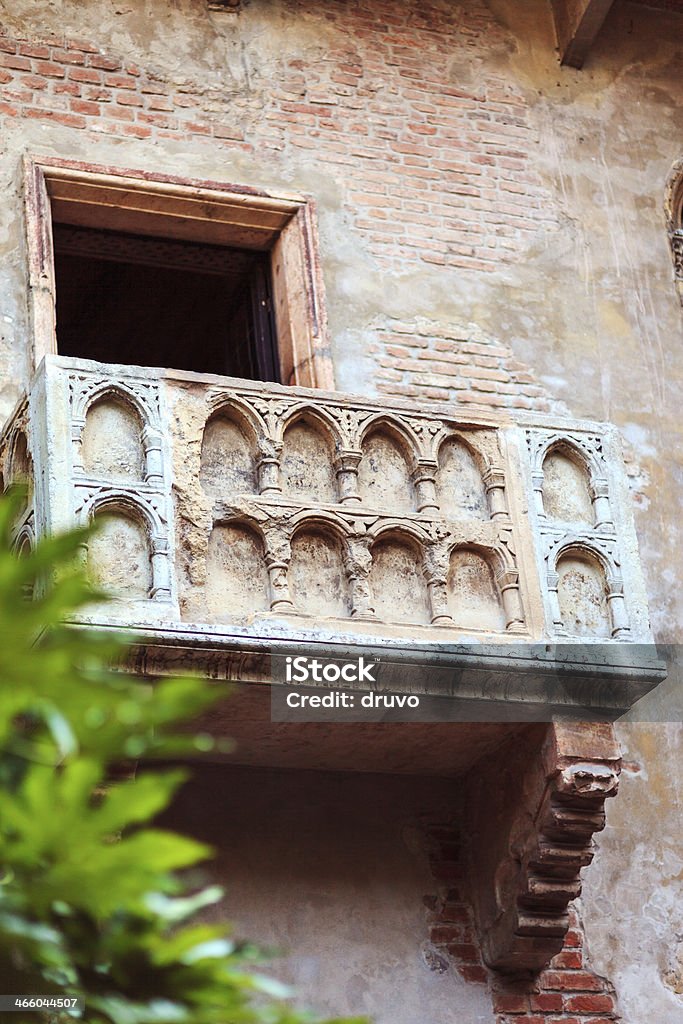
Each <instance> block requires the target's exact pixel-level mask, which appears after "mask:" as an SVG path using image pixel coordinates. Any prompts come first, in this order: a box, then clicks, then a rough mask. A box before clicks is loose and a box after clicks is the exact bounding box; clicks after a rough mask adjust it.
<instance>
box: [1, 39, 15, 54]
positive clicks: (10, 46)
mask: <svg viewBox="0 0 683 1024" xmlns="http://www.w3.org/2000/svg"><path fill="white" fill-rule="evenodd" d="M0 51H2V53H16V52H17V44H16V43H15V42H14V40H13V39H4V38H3V37H2V36H0Z"/></svg>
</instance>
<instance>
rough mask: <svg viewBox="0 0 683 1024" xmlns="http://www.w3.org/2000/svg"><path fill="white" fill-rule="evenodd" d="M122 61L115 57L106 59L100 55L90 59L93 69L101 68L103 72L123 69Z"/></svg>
mask: <svg viewBox="0 0 683 1024" xmlns="http://www.w3.org/2000/svg"><path fill="white" fill-rule="evenodd" d="M122 66H123V65H122V63H121V61H120V60H117V59H116V58H115V57H104V56H102V55H101V54H98V55H97V56H96V57H95V56H93V57H91V58H90V67H91V68H100V69H101V70H102V71H118V70H119V69H120V68H121V67H122Z"/></svg>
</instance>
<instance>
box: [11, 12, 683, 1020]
mask: <svg viewBox="0 0 683 1024" xmlns="http://www.w3.org/2000/svg"><path fill="white" fill-rule="evenodd" d="M0 12H2V15H1V17H0V22H1V23H2V24H3V25H4V27H5V29H6V31H7V33H8V38H10V37H11V38H12V39H16V38H17V37H21V38H22V39H24V40H25V42H24V43H23V44H22V43H20V42H10V43H8V44H7V45H6V47H5V48H3V49H2V50H0V56H2V58H3V60H2V62H0V91H1V92H2V93H3V96H2V97H0V102H1V103H3V104H4V105H3V106H0V116H1V117H2V137H1V138H2V141H1V143H0V146H1V148H0V185H1V187H2V194H3V197H4V202H3V204H2V209H1V210H0V251H1V254H2V260H1V263H0V297H1V298H0V304H1V308H0V327H1V334H2V338H1V340H0V412H1V413H2V414H5V413H7V412H9V410H10V408H11V406H12V405H13V403H14V401H15V400H16V398H17V397H18V395H19V393H20V392H21V390H22V388H23V387H24V386H25V384H26V382H27V379H28V376H29V372H30V367H29V357H28V351H29V345H28V323H27V306H26V271H25V266H26V252H25V243H24V239H23V233H22V232H23V224H22V212H21V170H20V159H21V156H22V154H23V153H24V152H26V151H31V152H34V153H39V154H59V155H62V156H65V157H70V158H74V159H81V160H85V161H92V162H96V163H100V164H108V163H109V164H112V165H120V166H129V167H139V168H143V169H148V170H154V171H158V172H165V173H170V174H183V175H191V176H195V177H198V178H213V179H221V180H225V181H234V182H243V183H244V182H246V183H250V184H254V185H261V186H264V187H276V186H284V187H286V188H291V189H296V190H301V191H305V192H310V193H311V194H313V195H315V196H316V197H317V200H318V211H319V223H320V234H321V245H322V261H323V269H324V276H325V284H326V289H327V299H328V307H329V320H330V332H331V336H332V339H333V347H334V354H335V366H336V372H337V384H338V386H339V387H340V388H341V389H346V390H351V391H354V390H356V391H366V392H367V391H381V392H384V393H386V394H389V395H391V394H408V395H416V396H424V398H425V399H428V398H429V397H436V398H440V399H444V398H446V399H450V400H453V401H459V402H461V403H468V402H469V403H474V404H476V405H480V406H486V405H499V406H504V407H505V406H510V407H513V408H514V407H515V406H516V405H520V406H521V407H529V406H530V405H535V406H537V407H538V406H540V407H543V405H546V406H547V405H549V406H552V407H556V408H561V407H566V408H568V409H569V410H570V411H571V413H573V414H576V415H585V416H590V417H595V418H605V419H610V420H612V421H613V422H615V423H616V424H618V425H619V426H620V427H621V429H622V430H623V432H624V435H625V437H626V439H627V441H628V443H629V445H630V451H631V456H632V466H633V479H634V494H635V500H636V502H637V510H638V511H637V517H638V518H637V525H638V531H639V537H640V544H641V552H642V554H643V558H644V563H645V572H646V580H647V584H648V587H649V591H650V607H651V613H652V618H653V624H654V626H655V629H656V633H657V636H658V638H659V639H660V640H662V641H674V640H676V639H677V638H678V637H679V635H680V632H681V624H682V623H683V591H682V590H681V588H680V586H679V577H680V560H679V559H678V557H677V548H678V543H677V542H678V532H679V525H678V523H679V509H680V507H681V504H682V500H683V467H682V465H681V462H682V456H681V451H682V445H681V440H682V439H681V418H680V408H681V400H682V398H683V394H682V392H683V359H682V358H681V350H680V346H681V341H682V338H681V333H682V330H681V325H682V321H681V310H680V306H679V302H678V299H677V297H676V294H675V291H674V287H673V283H672V274H671V262H670V256H669V252H668V248H667V241H666V235H665V224H664V215H663V209H662V206H663V196H664V186H665V182H666V178H667V175H668V173H669V170H670V168H671V165H672V164H673V163H674V161H675V160H676V159H678V158H680V156H681V141H680V140H681V128H682V125H683V85H682V84H681V82H682V81H683V77H682V76H681V70H682V69H683V67H682V63H683V62H682V59H681V49H680V42H679V40H680V29H681V20H680V18H679V17H678V16H676V15H674V14H667V13H664V12H661V11H656V12H655V11H650V10H648V9H646V8H643V7H640V6H636V5H633V4H629V3H627V2H620V3H617V4H615V5H614V8H613V9H612V12H611V13H610V16H609V18H608V20H607V22H606V24H605V27H604V29H603V31H602V32H601V34H600V36H599V39H598V41H597V43H596V45H595V47H594V48H593V50H592V51H591V54H590V56H589V59H588V61H587V62H586V65H585V68H584V70H583V71H581V72H577V71H573V70H570V69H560V68H559V67H558V66H557V63H556V60H555V55H554V53H553V37H552V23H551V18H550V12H549V7H548V5H547V4H546V3H545V2H544V0H527V2H525V3H524V4H519V3H516V2H514V0H489V2H488V3H485V2H483V0H477V2H474V3H464V2H462V3H451V2H450V0H449V2H446V0H433V2H431V3H427V2H420V3H418V0H405V2H400V3H391V4H390V3H386V2H381V0H363V2H360V0H349V2H348V3H336V2H334V3H333V2H329V3H328V2H320V3H311V2H306V3H303V2H301V3H299V2H296V0H253V2H252V3H250V4H245V5H244V8H243V10H242V11H241V13H239V14H237V15H234V14H221V13H207V10H206V6H205V4H204V2H203V0H179V2H178V3H176V4H173V5H170V4H167V3H165V2H163V0H148V2H146V3H144V4H143V3H142V0H130V2H128V3H126V4H123V3H119V2H114V0H91V2H89V3H88V4H86V5H83V4H80V3H78V2H76V0H54V2H52V3H48V4H37V3H35V2H33V0H12V2H11V3H10V2H9V0H6V2H5V3H4V4H0ZM52 37H54V38H52ZM65 37H67V38H69V39H75V40H76V41H77V44H76V47H75V48H74V49H73V50H68V49H65V48H64V41H65ZM46 40H47V42H48V43H49V44H50V50H49V53H48V55H47V57H46V56H45V55H44V54H43V55H42V56H41V54H42V53H43V51H42V49H41V47H43V46H45V45H47V44H46ZM78 41H80V45H81V48H80V49H79V48H78ZM32 43H33V45H34V46H36V47H37V48H38V49H37V51H36V52H37V53H38V56H36V55H35V54H33V55H32V54H30V53H26V52H24V53H22V52H20V50H21V47H22V45H23V46H24V47H26V46H29V48H30V47H31V44H32ZM64 53H66V57H64ZM48 58H49V59H48ZM97 61H99V64H97ZM27 62H28V66H27ZM35 62H37V63H35ZM41 62H42V64H41ZM84 71H85V76H84V74H83V72H84ZM425 74H427V76H428V81H426V82H424V81H423V80H424V78H425ZM107 75H108V76H112V75H113V76H115V79H116V78H121V79H126V81H123V82H121V81H116V80H112V79H111V78H109V79H105V77H104V76H107ZM89 76H90V77H89ZM421 81H422V82H423V84H422V86H420V82H421ZM60 87H61V91H58V90H59V89H60ZM64 87H66V88H64ZM145 90H146V91H145ZM155 90H156V91H155ZM79 104H81V106H79ZM672 685H673V684H672ZM657 713H658V717H660V718H664V719H666V718H667V717H674V715H675V714H676V713H677V712H676V711H675V710H671V711H668V710H667V709H666V708H664V709H662V708H661V707H659V708H658V709H657ZM621 736H622V740H623V742H624V745H625V747H626V749H627V756H628V758H629V760H630V761H632V762H633V765H634V767H633V768H632V769H631V770H629V771H627V772H626V775H625V778H624V782H623V786H622V788H623V793H622V796H621V797H620V798H619V799H618V800H617V801H614V803H613V805H612V806H611V807H610V811H609V819H608V820H609V828H608V830H607V832H606V833H605V835H604V837H603V838H602V839H601V842H600V847H601V851H600V854H599V856H598V858H597V862H596V865H595V866H594V867H593V868H592V870H591V872H589V874H588V882H587V888H586V897H585V901H584V902H585V917H586V921H587V928H588V936H589V941H590V942H591V948H592V950H593V953H594V956H595V957H603V959H604V964H605V969H606V970H607V968H609V972H610V974H611V976H612V977H613V978H614V980H615V981H616V982H617V985H618V987H619V988H620V989H621V991H622V1009H623V1012H624V1019H625V1021H626V1024H639V1022H640V1020H642V1019H643V1018H644V1017H647V1019H649V1020H651V1021H653V1024H669V1022H671V1021H674V1020H676V1019H681V1018H683V998H682V997H681V995H680V994H677V990H680V967H677V966H676V957H677V956H678V954H677V953H676V948H677V947H676V941H678V940H674V936H675V935H676V934H677V932H680V923H679V920H680V913H679V912H678V911H677V906H678V907H680V895H681V894H680V885H681V881H680V876H681V863H680V856H681V855H680V836H681V834H682V832H683V828H682V826H681V817H680V815H681V809H680V804H679V802H678V797H677V794H678V793H680V791H681V788H682V783H683V777H682V776H683V756H682V755H683V736H682V735H681V730H680V726H663V725H661V724H648V725H643V724H629V725H624V726H623V728H622V731H621ZM636 766H637V767H636ZM677 901H678V903H677ZM293 906H295V903H293ZM292 913H294V911H292ZM252 923H254V924H257V922H256V921H255V920H254V921H253V922H252ZM396 941H398V939H397V940H396ZM402 952H405V951H402ZM669 958H673V960H672V961H671V963H670V962H669ZM672 964H673V966H672ZM677 972H678V973H677ZM665 978H668V979H670V980H669V982H666V981H665V980H664V979H665ZM354 998H355V997H354ZM335 1005H336V1004H335ZM394 1019H396V1018H394ZM408 1019H415V1018H408V1017H406V1021H407V1020H408Z"/></svg>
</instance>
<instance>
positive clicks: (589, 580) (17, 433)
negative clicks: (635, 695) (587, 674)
mask: <svg viewBox="0 0 683 1024" xmlns="http://www.w3.org/2000/svg"><path fill="white" fill-rule="evenodd" d="M32 466H35V467H37V468H38V470H39V471H38V472H37V473H36V474H35V487H34V493H33V494H32V497H31V502H30V506H31V507H30V508H29V509H28V510H27V513H26V516H25V518H24V520H23V521H22V524H21V527H20V529H19V531H18V537H17V540H18V543H20V544H21V543H31V542H32V538H33V535H34V534H35V533H41V532H43V531H46V530H51V531H56V530H60V529H64V528H67V527H68V526H70V525H71V524H74V523H86V522H89V521H91V520H93V519H94V520H96V521H98V522H99V524H100V530H99V532H98V533H97V534H96V535H95V536H94V537H93V539H92V540H91V542H90V545H89V551H88V562H89V565H90V568H91V571H92V573H93V575H94V577H95V579H96V580H97V581H98V582H99V583H100V584H102V585H103V586H105V587H107V588H108V589H110V590H111V591H112V592H113V593H114V594H115V595H116V596H117V600H116V601H115V602H112V603H111V604H109V605H107V606H105V607H103V608H101V609H96V610H94V613H93V616H92V617H91V618H92V619H93V620H96V621H107V622H119V623H121V622H123V623H125V624H126V625H128V626H135V627H140V628H144V629H148V630H153V631H155V632H157V633H159V632H163V631H164V630H166V631H167V632H168V631H171V632H173V631H175V632H176V633H178V632H179V631H180V633H182V635H183V636H184V637H185V638H186V639H187V640H188V641H189V642H190V643H192V638H193V636H194V637H196V638H197V641H198V642H199V638H206V637H207V636H210V637H212V638H213V640H214V641H216V642H219V641H220V638H221V637H222V636H224V637H232V638H234V637H235V636H237V635H241V634H243V635H245V636H247V635H259V636H261V637H263V636H266V637H267V636H269V635H273V636H275V635H279V634H282V633H283V632H284V633H287V632H289V633H291V634H292V635H297V636H306V635H314V634H315V635H318V634H319V633H320V631H321V630H322V631H324V632H325V633H326V634H327V635H340V636H343V637H345V638H346V639H347V640H349V639H351V640H352V641H353V638H358V639H359V640H360V639H361V638H363V640H364V641H367V639H368V638H371V637H372V638H384V639H385V640H386V641H391V642H400V640H401V639H403V640H405V641H406V642H410V643H413V644H414V643H416V642H421V641H424V642H428V643H430V644H453V643H456V644H457V643H464V642H472V641H474V642H477V641H479V642H482V641H486V642H489V643H490V642H493V643H496V644H500V643H502V644H505V643H508V642H510V641H526V642H528V643H534V642H539V641H540V642H544V643H547V642H553V643H569V642H575V641H581V642H583V643H593V642H596V641H599V642H600V643H602V644H604V643H613V642H614V641H622V642H623V641H636V642H638V641H640V642H647V641H649V639H650V635H649V628H648V620H647V609H646V604H645V598H644V588H643V583H642V577H641V572H640V566H639V561H638V554H637V546H636V540H635V533H634V527H633V521H632V514H631V508H630V499H629V494H628V488H627V482H626V477H625V473H624V467H623V462H622V458H621V454H620V450H619V440H618V437H617V436H616V432H615V431H614V429H613V428H611V427H610V426H607V425H605V424H596V423H585V422H577V421H570V420H566V419H561V418H557V417H549V416H546V417H544V416H538V415H532V414H520V415H516V416H515V417H514V418H512V417H510V416H509V415H508V414H496V415H489V414H475V413H471V412H470V411H469V410H461V409H458V408H454V407H451V406H443V407H438V406H434V407H432V408H430V409H429V410H428V411H426V410H425V409H424V408H421V407H420V406H418V405H414V404H407V403H400V402H393V403H389V402H387V401H386V400H383V399H380V400H377V399H372V398H364V397H359V396H351V395H343V394H337V393H328V392H322V391H314V390H306V389H298V388H286V387H281V386H278V385H274V384H264V383H260V382H252V381H244V380H234V379H229V378H222V377H217V376H200V375H197V374H193V373H186V372H180V371H178V372H176V371H165V370H157V369H144V368H139V367H132V366H118V365H109V364H97V363H93V362H89V361H85V360H76V359H71V358H66V357H60V356H48V357H46V359H45V361H44V362H43V364H42V366H41V368H40V370H39V371H38V374H37V376H36V379H35V381H34V383H33V385H32V388H31V391H30V394H29V396H28V398H27V399H26V401H25V402H24V403H23V404H22V405H21V406H20V407H19V408H18V410H17V411H16V412H15V415H14V416H13V418H12V419H11V420H10V422H9V423H8V425H7V426H6V428H5V430H4V433H3V439H2V467H3V469H4V473H5V479H6V480H11V479H12V478H13V476H17V475H22V474H28V475H29V476H30V475H32V469H31V467H32Z"/></svg>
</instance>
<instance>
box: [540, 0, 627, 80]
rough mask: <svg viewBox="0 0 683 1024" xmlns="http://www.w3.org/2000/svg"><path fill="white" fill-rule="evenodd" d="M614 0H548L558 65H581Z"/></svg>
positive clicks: (574, 66)
mask: <svg viewBox="0 0 683 1024" xmlns="http://www.w3.org/2000/svg"><path fill="white" fill-rule="evenodd" d="M613 3H614V0H551V5H552V8H553V17H554V19H555V32H556V34H557V46H558V50H559V51H560V64H567V65H569V67H572V68H582V67H583V62H584V60H585V59H586V57H587V55H588V51H589V50H590V48H591V46H592V45H593V43H594V42H595V38H596V36H597V34H598V32H599V31H600V29H601V28H602V26H603V23H604V21H605V18H606V17H607V15H608V13H609V9H610V7H611V6H612V4H613Z"/></svg>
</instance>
